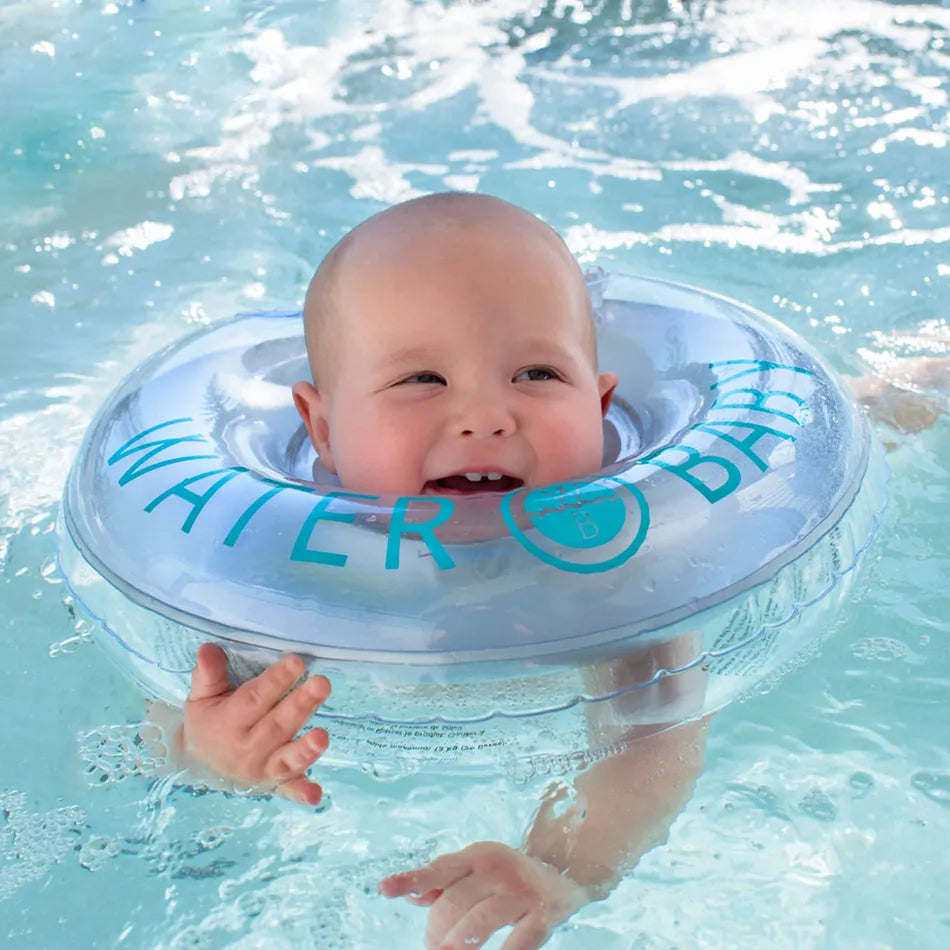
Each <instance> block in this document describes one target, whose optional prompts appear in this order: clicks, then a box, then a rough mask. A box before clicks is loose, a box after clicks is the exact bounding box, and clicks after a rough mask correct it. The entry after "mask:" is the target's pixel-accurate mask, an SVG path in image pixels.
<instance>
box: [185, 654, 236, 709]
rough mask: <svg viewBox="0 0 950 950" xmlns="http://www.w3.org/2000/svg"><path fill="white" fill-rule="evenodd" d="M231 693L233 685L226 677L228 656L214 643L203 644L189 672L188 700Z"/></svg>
mask: <svg viewBox="0 0 950 950" xmlns="http://www.w3.org/2000/svg"><path fill="white" fill-rule="evenodd" d="M233 691H234V685H233V684H232V683H231V678H230V677H229V676H228V655H227V654H226V653H225V652H224V650H222V649H221V647H219V646H218V645H217V644H215V643H203V644H202V645H201V646H200V647H199V648H198V656H197V657H196V658H195V668H194V669H193V670H192V672H191V691H190V692H189V693H188V699H190V700H199V701H200V700H203V699H211V698H213V697H215V696H221V695H223V694H226V693H231V692H233Z"/></svg>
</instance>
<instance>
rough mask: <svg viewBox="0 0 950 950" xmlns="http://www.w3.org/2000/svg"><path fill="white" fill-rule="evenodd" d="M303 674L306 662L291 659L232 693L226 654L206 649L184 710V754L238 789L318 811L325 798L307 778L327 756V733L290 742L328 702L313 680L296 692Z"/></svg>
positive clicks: (326, 688) (324, 685) (322, 682)
mask: <svg viewBox="0 0 950 950" xmlns="http://www.w3.org/2000/svg"><path fill="white" fill-rule="evenodd" d="M305 672H306V666H305V664H304V662H303V660H302V659H301V658H300V657H299V656H294V655H292V654H289V655H287V656H284V657H282V658H281V659H280V660H278V661H277V662H276V663H275V664H274V665H273V666H270V667H268V668H267V669H266V670H264V672H263V673H261V674H260V675H259V676H256V677H254V679H252V680H248V681H247V682H246V683H244V684H242V685H241V686H239V687H237V688H235V687H234V686H233V684H232V683H231V680H230V679H229V677H228V658H227V655H226V654H225V652H224V650H222V649H221V648H220V647H218V646H215V645H214V644H212V643H206V644H204V645H203V646H202V647H201V648H200V649H199V650H198V658H197V663H196V665H195V668H194V670H193V671H192V674H191V692H190V693H189V695H188V701H187V702H186V703H185V723H184V726H183V727H182V736H181V741H182V746H183V751H184V752H185V754H186V755H187V756H189V757H191V758H193V759H196V760H197V761H198V762H200V763H201V764H202V765H205V766H207V767H208V768H210V769H213V770H214V771H215V772H217V773H218V774H219V775H223V776H224V777H226V778H228V779H230V780H232V781H234V782H237V783H239V784H242V785H247V786H251V787H261V788H265V789H268V790H273V791H276V792H277V794H278V795H282V796H283V797H284V798H289V799H292V800H293V801H297V802H301V803H303V804H308V805H317V804H319V802H320V798H321V795H322V794H323V793H322V790H321V788H320V786H319V785H317V784H316V783H315V782H311V781H310V780H309V779H308V778H307V776H306V771H307V769H308V767H309V766H310V765H312V764H313V763H314V762H315V761H316V760H317V759H318V758H319V757H320V755H321V754H322V753H323V752H324V751H326V748H327V743H328V739H327V733H326V730H325V729H310V730H308V731H307V732H305V733H304V734H303V735H302V736H299V737H298V738H296V739H295V738H294V736H295V735H296V734H297V731H298V730H299V729H300V728H301V727H302V726H303V725H304V724H305V723H306V722H307V720H308V719H309V718H310V717H311V716H312V715H313V713H314V711H315V710H316V709H317V708H318V707H319V706H320V704H321V703H322V702H323V701H324V700H325V699H326V698H327V696H329V695H330V683H329V681H328V680H327V678H326V677H325V676H311V677H309V678H308V679H307V680H305V681H304V682H303V683H300V685H299V686H297V687H296V688H294V684H295V683H296V682H297V681H298V680H299V679H300V678H301V677H302V676H303V674H304V673H305Z"/></svg>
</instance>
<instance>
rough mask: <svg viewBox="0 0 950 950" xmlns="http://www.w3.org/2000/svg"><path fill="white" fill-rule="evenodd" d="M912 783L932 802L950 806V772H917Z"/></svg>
mask: <svg viewBox="0 0 950 950" xmlns="http://www.w3.org/2000/svg"><path fill="white" fill-rule="evenodd" d="M910 784H911V785H913V786H914V788H916V789H917V791H918V792H922V793H923V794H924V795H926V796H927V798H929V799H930V800H931V801H932V802H936V803H937V804H938V805H943V806H944V807H945V808H950V772H916V773H915V774H914V775H913V776H912V777H911V780H910Z"/></svg>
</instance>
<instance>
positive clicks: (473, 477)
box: [465, 472, 482, 482]
mask: <svg viewBox="0 0 950 950" xmlns="http://www.w3.org/2000/svg"><path fill="white" fill-rule="evenodd" d="M465 477H466V478H467V479H468V480H469V481H470V482H480V481H481V480H482V476H481V473H479V472H466V473H465Z"/></svg>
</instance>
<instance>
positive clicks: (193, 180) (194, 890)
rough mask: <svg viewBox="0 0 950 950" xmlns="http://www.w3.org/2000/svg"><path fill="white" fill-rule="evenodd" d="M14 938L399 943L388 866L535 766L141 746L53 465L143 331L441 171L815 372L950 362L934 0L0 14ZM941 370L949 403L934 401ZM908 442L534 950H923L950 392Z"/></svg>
mask: <svg viewBox="0 0 950 950" xmlns="http://www.w3.org/2000/svg"><path fill="white" fill-rule="evenodd" d="M0 47H2V56H0V101H2V102H3V103H4V106H3V123H2V126H0V156H2V157H0V161H2V169H3V174H2V175H0V209H2V217H0V220H2V221H3V226H2V234H0V380H2V383H0V569H2V574H0V592H2V593H0V597H2V605H3V610H2V620H0V623H2V625H3V630H4V631H5V636H6V640H7V643H8V652H7V657H8V659H7V667H8V670H9V675H8V680H7V687H6V689H5V690H4V691H3V693H2V700H0V703H2V707H0V708H2V710H3V716H2V717H0V754H2V773H0V774H2V778H0V938H6V939H7V943H8V944H9V945H10V946H13V947H58V946H90V947H113V946H122V947H136V948H138V947H142V948H145V947H148V948H159V947H163V948H164V947H168V948H176V950H178V948H186V947H187V948H196V947H202V948H204V947H208V948H211V947H239V948H251V947H284V946H287V947H290V946H297V945H310V946H314V945H315V946H318V947H321V948H323V947H328V948H332V947H347V948H350V947H357V948H362V947H367V948H373V947H391V946H397V947H403V946H405V947H414V946H421V945H422V934H423V931H424V925H425V924H424V913H423V912H422V911H420V910H418V909H416V908H413V907H410V906H408V905H403V904H398V903H387V902H385V901H383V900H382V899H381V898H378V897H377V896H376V894H375V887H376V881H377V880H378V878H379V877H380V876H381V875H383V874H385V873H388V872H389V871H391V870H395V869H399V868H402V867H405V866H406V865H407V864H410V865H411V864H412V863H414V862H415V861H418V860H419V859H420V858H424V857H426V856H428V855H430V854H434V853H438V852H440V851H443V850H448V849H452V848H455V847H459V846H462V845H464V844H466V843H469V842H470V841H473V840H478V839H481V838H499V839H501V840H506V841H509V842H512V843H516V842H517V841H518V840H519V838H520V835H521V832H522V829H523V828H524V827H525V825H526V823H527V821H528V820H529V818H530V815H531V812H532V810H533V802H534V801H535V800H536V793H537V792H538V790H539V789H538V788H534V787H528V788H520V789H514V788H511V787H509V786H507V785H505V783H504V781H503V780H501V779H499V780H493V781H491V782H477V781H471V782H465V781H463V780H456V783H455V784H454V785H453V787H452V789H451V790H450V791H451V795H450V796H449V801H448V805H446V795H445V789H444V788H442V787H440V784H439V783H438V782H436V781H435V780H422V779H418V778H416V779H413V780H411V781H410V780H408V779H403V780H400V781H392V782H379V781H376V780H374V779H372V778H371V777H369V776H364V775H361V774H359V773H352V772H347V773H343V772H341V773H338V774H332V775H325V776H324V778H325V783H326V786H327V788H328V789H329V790H330V794H331V796H332V806H331V807H330V808H329V809H328V810H326V811H325V812H324V813H322V814H319V815H313V814H310V813H308V812H307V811H305V810H302V809H298V808H295V807H293V806H290V805H286V804H283V803H268V802H255V801H248V800H243V799H236V798H224V797H223V796H221V795H215V794H208V795H203V796H196V795H193V794H191V793H189V792H188V791H187V790H184V789H173V788H169V787H168V786H167V785H166V784H164V783H162V782H161V781H155V780H154V778H150V777H149V776H148V775H147V774H145V775H137V774H134V773H136V772H145V773H147V772H148V762H147V761H146V760H145V759H144V757H143V755H142V754H141V753H137V752H136V747H135V746H134V744H133V743H132V742H131V740H130V737H131V736H134V734H135V733H136V728H135V725H134V724H136V723H138V722H140V720H141V719H142V703H141V698H140V696H139V695H138V694H137V693H136V691H135V689H134V688H133V687H132V686H131V685H130V684H129V683H128V682H126V680H125V679H124V678H123V677H122V675H121V674H119V673H118V672H116V671H114V670H113V668H112V667H111V666H110V665H109V663H108V661H107V660H106V659H105V657H104V656H103V655H102V654H101V653H100V652H99V651H98V650H97V649H96V648H95V646H94V645H93V644H91V643H90V642H89V637H88V633H87V631H86V630H85V629H84V628H82V627H81V626H80V629H79V630H76V629H75V628H74V623H73V620H72V618H71V617H70V614H69V613H68V611H67V610H66V608H65V607H64V606H63V602H62V594H63V591H62V586H61V584H59V583H58V581H57V577H56V573H55V570H54V568H53V564H52V562H53V553H54V552H53V538H52V530H53V525H54V520H55V516H56V512H57V507H58V498H59V494H60V491H61V487H62V482H63V480H64V478H65V475H66V471H67V468H68V465H69V461H70V459H71V457H72V454H73V453H74V452H75V449H76V448H77V446H78V442H79V439H80V437H81V434H82V431H83V428H84V426H85V425H86V423H88V421H89V419H90V417H91V415H92V413H93V411H94V409H95V407H96V406H97V404H98V403H99V402H100V401H101V400H102V398H103V397H104V396H105V395H106V393H107V392H108V391H109V390H110V389H111V388H112V386H113V385H114V384H115V383H116V382H117V381H118V379H119V378H120V377H121V376H122V375H124V374H125V373H126V372H127V371H128V370H129V369H131V368H132V367H133V366H134V365H135V364H136V363H137V362H139V361H140V360H141V359H142V358H143V357H144V356H145V355H147V354H148V353H149V352H151V351H152V350H154V349H155V348H156V347H157V346H159V345H161V344H163V343H165V342H167V341H170V340H172V339H175V338H177V337H178V336H180V335H182V334H183V333H184V332H186V331H187V330H189V329H191V328H193V327H194V326H195V325H198V324H201V323H203V322H206V321H208V320H210V319H213V318H215V317H218V316H223V315H227V314H230V313H233V312H234V311H236V310H239V309H249V308H254V307H260V306H269V307H291V306H294V305H296V304H297V303H298V302H299V301H300V299H301V297H302V293H303V290H304V288H305V285H306V281H307V280H308V278H309V276H310V273H311V271H312V269H313V267H314V266H315V264H316V263H317V262H318V261H319V259H320V258H321V256H322V255H323V254H324V253H325V251H326V250H327V249H328V248H329V247H330V246H331V244H332V243H333V242H334V241H335V240H336V239H337V238H338V237H339V236H340V235H341V234H342V233H343V232H344V231H346V230H347V229H348V228H350V227H351V226H352V225H353V224H355V223H356V222H358V221H360V220H362V219H363V218H365V217H366V216H367V215H369V214H371V213H372V212H374V211H377V210H379V209H380V208H382V207H383V206H385V205H386V204H388V203H390V202H393V201H398V200H401V199H403V198H407V197H410V196H412V195H414V194H420V193H424V192H426V191H430V190H436V189H442V188H446V187H461V188H477V189H478V190H482V191H486V192H491V193H495V194H499V195H501V196H503V197H505V198H508V199H509V200H512V201H514V202H516V203H518V204H521V205H524V206H525V207H527V208H530V209H531V210H533V211H535V212H538V213H539V214H541V215H543V216H544V218H545V219H546V220H547V221H549V222H550V223H551V224H552V225H553V226H554V227H556V228H557V229H558V230H560V231H561V232H562V233H563V234H564V235H565V237H566V238H567V240H568V242H569V243H570V245H571V247H572V249H573V250H574V251H575V253H577V255H578V256H579V257H580V258H581V259H582V260H584V261H585V262H587V261H590V262H594V261H596V262H597V263H600V264H601V265H602V266H604V267H606V268H608V269H615V270H624V271H633V272H641V273H645V274H649V275H651V276H657V277H665V278H670V279H674V280H681V281H684V282H686V283H691V284H696V285H701V286H704V287H707V288H709V289H711V290H714V291H718V292H720V293H725V294H727V295H729V296H732V297H736V298H739V299H741V300H743V301H746V302H748V303H750V304H752V305H753V306H756V307H759V308H760V309H763V310H766V311H769V312H772V313H773V314H775V315H777V316H779V317H781V318H782V319H783V320H785V321H786V322H787V323H789V324H790V325H791V326H793V327H794V328H795V329H797V330H798V331H799V332H801V333H802V334H803V335H805V336H806V337H807V338H808V339H809V340H810V341H811V342H812V343H814V344H815V345H816V346H817V347H818V348H819V349H821V350H822V351H823V352H824V353H825V354H826V355H827V356H828V358H829V360H830V361H831V362H832V363H833V364H834V365H836V366H837V367H838V368H839V369H841V370H844V371H847V372H858V371H860V370H861V369H862V368H863V367H864V366H865V364H867V363H873V364H882V363H884V362H886V359H887V358H888V357H889V356H890V355H916V354H918V353H925V354H926V353H930V354H940V353H942V352H945V350H946V344H945V342H941V334H943V338H944V340H945V338H946V334H947V322H946V321H947V317H948V304H947V299H948V288H950V192H948V186H947V177H948V176H947V172H946V169H947V167H948V159H947V156H948V149H947V145H948V141H950V109H948V96H950V81H948V80H950V9H948V8H947V7H946V6H945V5H941V4H937V3H933V4H908V3H884V2H873V0H852V2H843V3H835V4H833V5H832V4H826V3H821V2H817V0H814V2H813V0H805V2H799V3H796V4H794V5H792V4H778V3H757V2H753V0H746V2H721V3H712V2H709V3H692V4H690V3H685V2H684V3H678V2H669V3H662V2H653V3H624V2H621V3H595V4H587V5H581V4H574V5H571V4H566V3H549V4H547V5H543V6H542V5H537V6H535V7H530V6H528V5H526V4H524V3H516V2H503V0H498V2H484V3H449V2H447V3H432V2H415V3H409V2H397V0H393V2H388V3H382V4H380V3H353V2H351V3H348V4H343V3H334V2H324V3H315V2H303V0H300V2H285V3H280V4H276V3H264V2H243V3H242V2H237V0H234V2H228V0H209V2H208V3H207V4H205V5H204V6H203V7H202V6H201V5H196V4H192V3H189V2H185V0H165V2H162V3H158V2H152V0H148V2H144V3H143V2H135V3H131V2H129V3H111V2H107V0H95V2H91V0H86V2H69V3H67V2H61V3H48V2H37V3H25V2H23V3H6V4H4V5H3V6H2V7H0ZM932 395H933V396H934V397H935V398H937V399H941V398H942V399H943V400H944V402H946V393H933V394H932ZM878 431H879V434H880V435H881V436H882V438H884V439H885V440H886V441H887V442H889V443H890V444H891V446H892V451H891V452H890V455H889V461H890V465H891V468H892V473H893V474H892V483H891V487H892V490H891V495H892V497H891V505H890V507H889V509H888V513H887V515H886V520H885V524H884V526H883V529H882V531H881V534H880V537H879V539H878V541H877V544H876V546H875V549H874V552H873V556H872V561H873V563H871V565H870V571H869V573H868V575H867V579H866V586H865V588H864V589H863V592H862V595H861V597H860V598H859V600H858V601H857V602H856V603H855V604H854V606H853V607H852V608H851V609H850V610H849V611H848V613H847V615H846V616H845V617H844V618H843V619H842V623H841V624H840V626H839V627H838V629H837V630H836V631H835V634H834V636H833V637H832V638H830V639H829V640H828V641H826V642H825V643H824V644H823V646H822V648H821V650H820V652H819V653H818V654H817V655H816V656H813V657H811V658H809V660H808V662H806V663H804V664H803V665H801V666H800V667H799V668H797V669H796V670H794V671H792V672H791V673H789V675H787V676H786V677H785V678H784V679H783V680H782V681H781V683H779V684H778V685H777V687H776V688H774V689H772V690H771V691H769V692H767V693H766V694H764V695H761V696H757V697H755V698H752V699H749V700H748V701H746V702H743V703H739V704H736V705H734V706H732V707H731V708H729V709H728V710H726V711H725V712H724V713H723V714H721V715H720V716H719V717H718V718H717V720H716V723H715V725H714V728H713V731H712V734H711V739H710V744H709V749H708V755H707V769H706V772H705V774H704V775H703V777H702V779H701V780H700V782H699V784H698V785H697V788H696V792H695V794H694V796H693V798H692V800H691V802H690V804H689V805H688V806H687V808H686V809H685V811H684V812H683V814H682V815H681V816H680V818H679V820H678V821H677V822H676V824H675V825H674V827H673V829H672V833H671V836H670V841H669V843H668V844H667V845H666V846H665V847H663V848H660V849H657V850H656V851H654V852H651V853H650V854H649V855H648V856H647V857H646V858H644V859H643V861H641V863H640V865H639V867H638V868H637V870H636V871H635V872H634V873H633V874H631V875H630V876H629V877H628V879H626V880H625V881H624V882H623V883H622V884H621V886H620V887H619V888H618V889H617V891H615V893H614V894H613V895H612V896H611V898H610V899H609V900H607V901H605V902H602V903H599V904H596V905H592V906H590V907H588V908H587V909H585V910H584V911H582V912H581V913H580V914H578V915H577V916H576V917H575V918H574V919H573V920H572V921H571V922H570V923H569V924H568V925H567V926H566V927H564V928H562V930H561V931H560V932H558V933H557V934H556V935H555V936H554V937H553V938H552V940H551V941H550V944H549V946H551V947H559V948H575V947H580V948H587V947H591V948H598V950H599V948H606V950H613V948H618V950H619V948H623V950H628V948H638V950H639V948H654V947H656V948H668V947H685V948H690V947H723V946H728V947H740V948H746V947H748V948H758V947H761V946H763V945H770V946H773V947H777V948H799V947H804V948H826V947H827V948H838V947H874V948H890V947H895V948H898V947H899V948H904V947H915V948H917V947H923V948H930V947H933V948H938V947H941V948H942V947H944V946H945V945H946V944H947V940H948V937H950V903H948V901H947V897H946V893H945V887H944V882H945V879H946V870H947V858H946V855H947V851H948V846H950V753H948V747H947V737H948V735H950V703H948V701H947V696H948V686H950V647H948V644H950V631H948V626H950V602H948V594H947V589H946V579H947V577H948V576H950V570H948V568H950V544H948V541H947V535H946V529H945V525H946V523H947V520H948V513H950V512H948V491H950V477H948V474H947V459H948V450H950V436H948V422H947V420H946V418H945V417H941V418H940V419H938V420H937V421H936V423H935V424H934V425H933V426H932V427H930V428H927V429H925V430H923V431H921V432H920V433H917V434H901V433H895V432H893V431H891V430H889V429H887V428H885V427H883V426H878Z"/></svg>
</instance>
